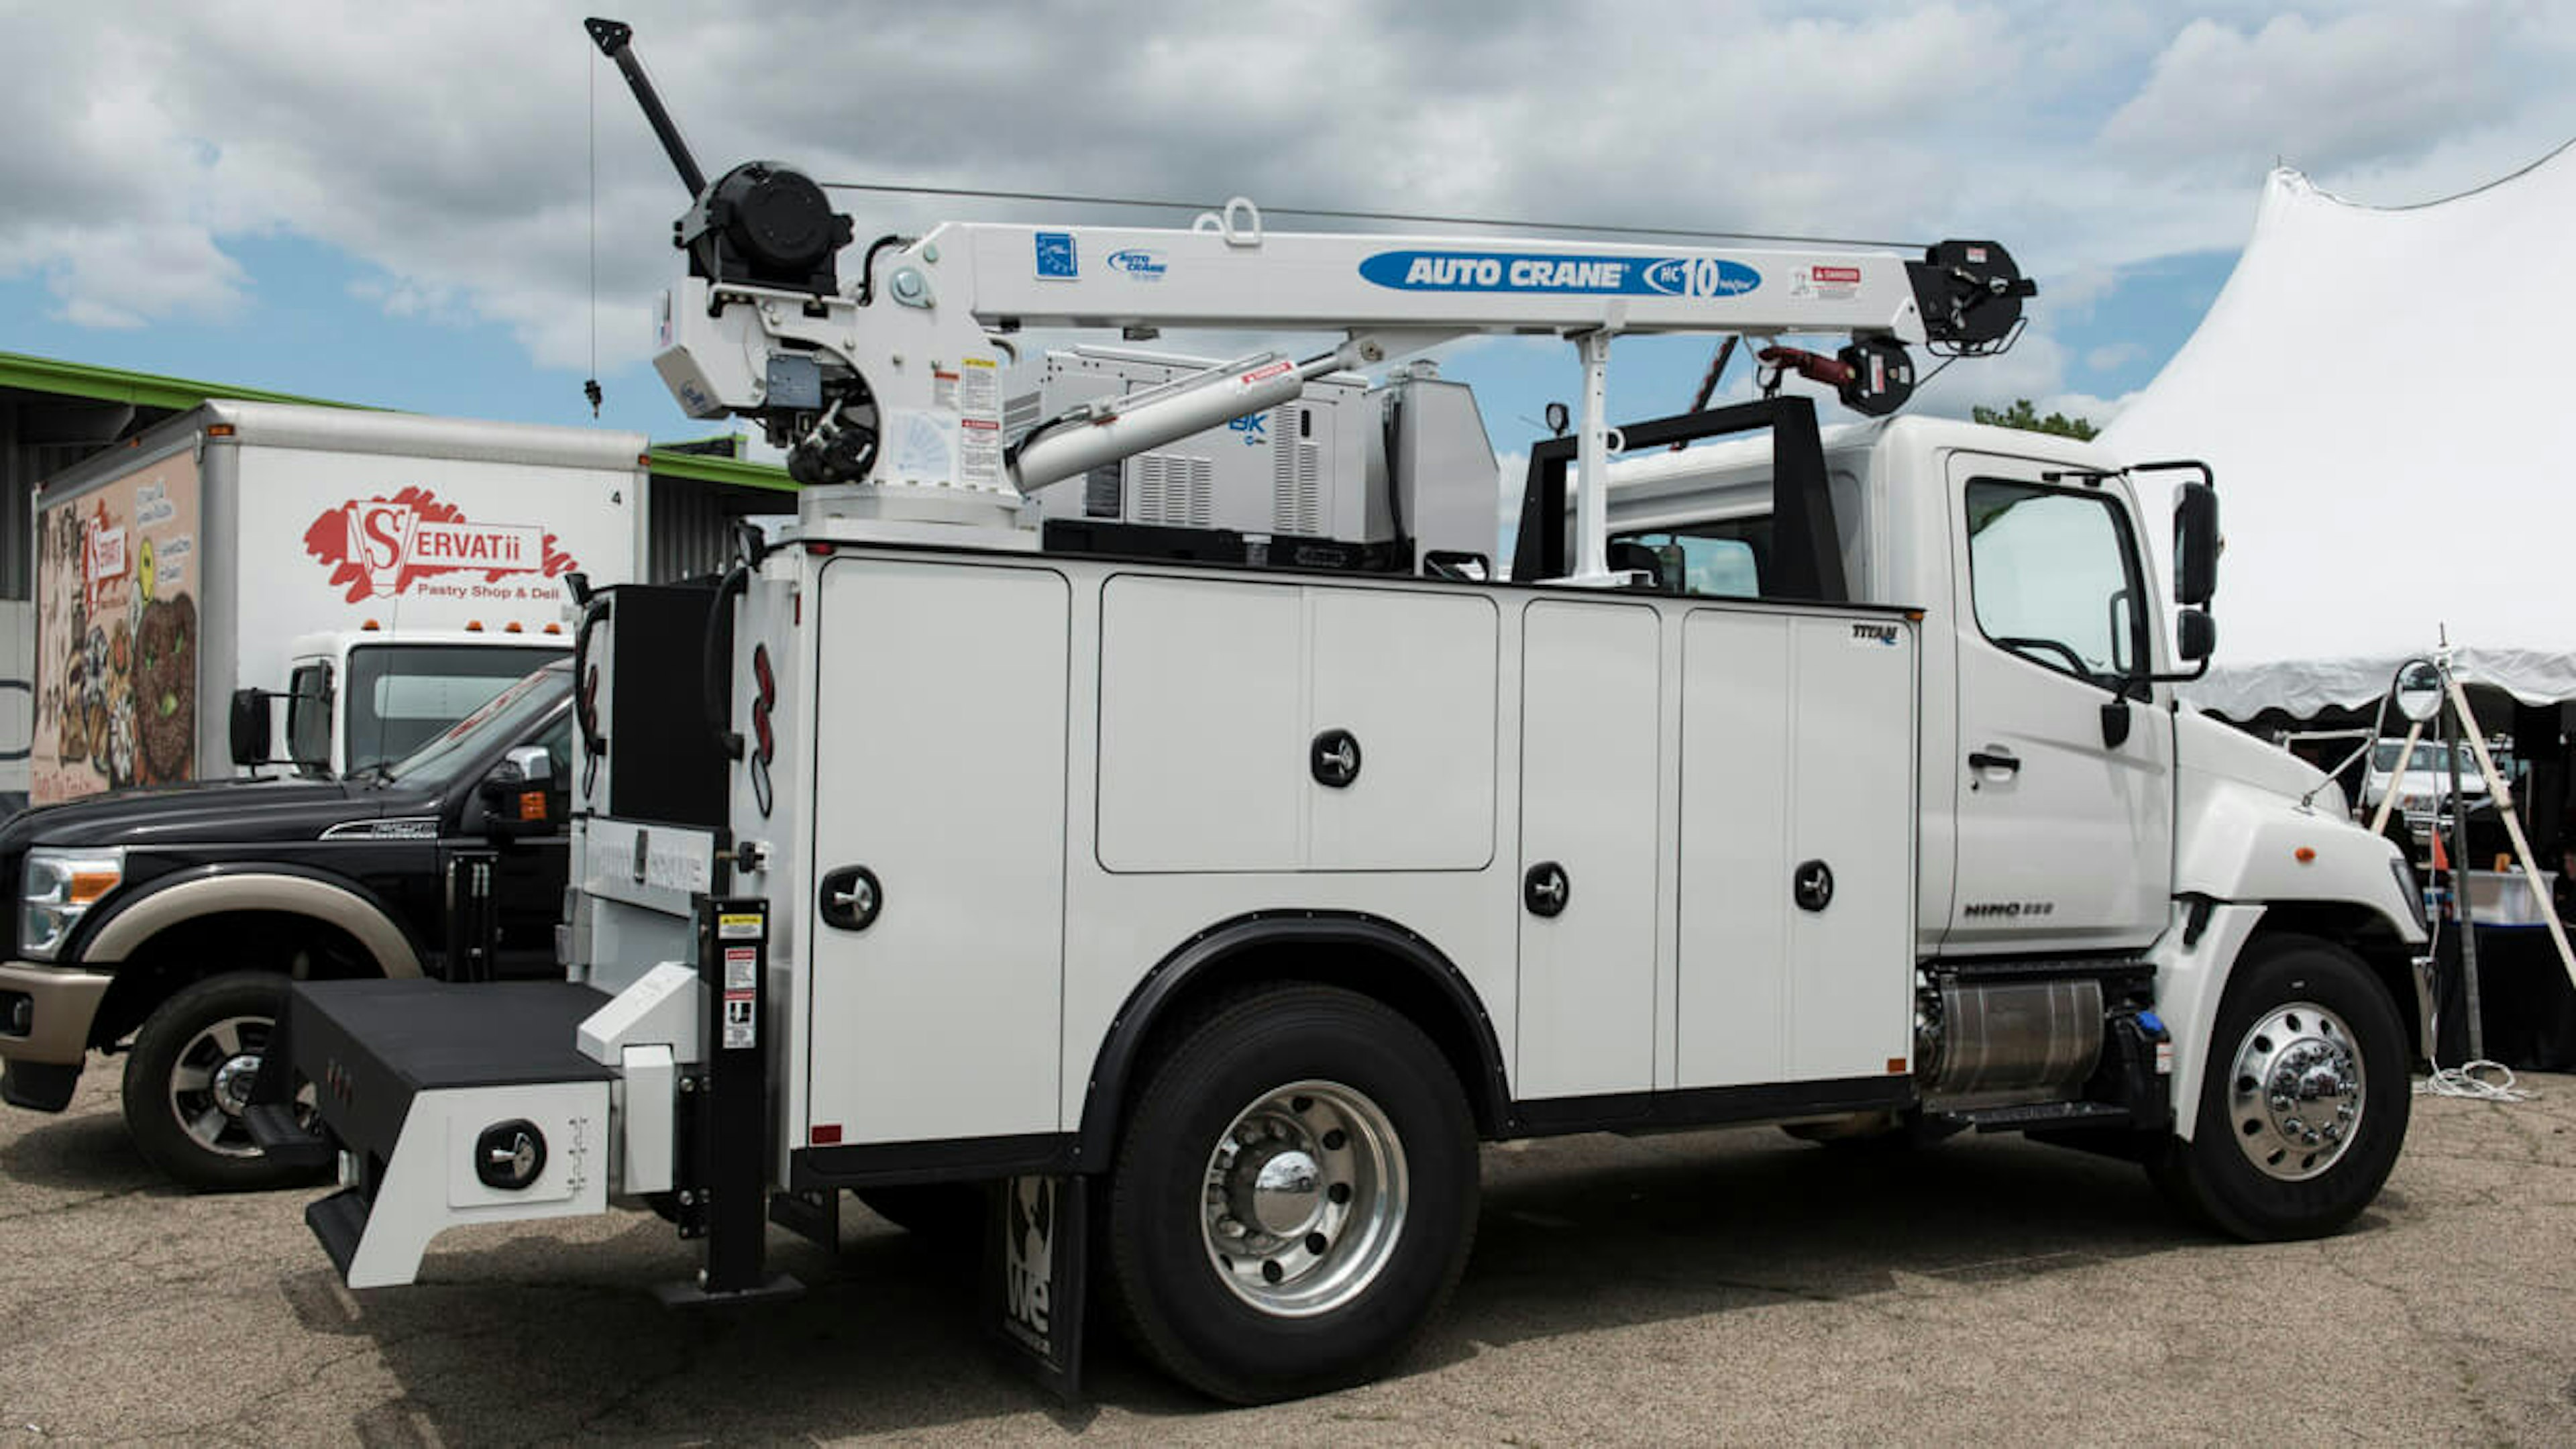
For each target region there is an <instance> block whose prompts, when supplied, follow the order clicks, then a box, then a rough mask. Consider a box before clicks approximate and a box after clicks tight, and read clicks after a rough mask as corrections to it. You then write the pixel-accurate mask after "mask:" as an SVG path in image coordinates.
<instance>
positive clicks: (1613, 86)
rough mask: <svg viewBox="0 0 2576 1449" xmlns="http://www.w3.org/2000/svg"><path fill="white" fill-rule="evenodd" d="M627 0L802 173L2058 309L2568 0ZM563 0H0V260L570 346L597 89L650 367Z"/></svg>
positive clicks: (602, 195) (2357, 184)
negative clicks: (1820, 262) (1534, 224)
mask: <svg viewBox="0 0 2576 1449" xmlns="http://www.w3.org/2000/svg"><path fill="white" fill-rule="evenodd" d="M632 9H633V12H634V13H633V14H632V17H631V18H633V19H634V20H635V21H636V22H637V32H638V37H639V49H640V50H641V52H642V53H643V54H644V55H645V56H646V57H647V58H648V59H649V60H650V61H652V62H653V63H654V64H655V66H656V71H655V74H656V78H657V80H658V81H659V82H660V84H661V86H662V88H663V92H664V94H665V96H666V98H667V99H668V100H669V102H670V104H671V107H672V109H673V111H674V113H675V114H676V115H678V116H679V118H680V119H681V121H682V122H683V124H684V125H685V126H686V127H687V129H688V131H689V134H690V136H691V138H692V140H693V141H694V142H695V143H696V145H697V147H698V149H699V152H700V156H701V159H702V160H703V161H704V162H705V163H706V164H707V165H708V166H709V167H711V168H715V169H721V168H722V167H724V166H725V165H726V164H728V163H730V162H732V161H734V160H737V159H741V158H745V157H751V156H774V157H787V158H791V159H793V160H794V161H796V162H797V164H800V165H803V166H805V167H807V168H809V169H811V170H812V171H813V172H814V173H815V174H817V175H818V176H822V177H825V178H827V179H874V180H887V181H928V182H934V183H946V184H954V185H963V186H980V187H998V188H1024V189H1032V190H1045V191H1076V192H1083V191H1088V192H1096V193H1112V194H1128V195H1135V194H1150V195H1165V196H1176V197H1182V198H1188V199H1192V200H1196V201H1200V202H1213V201H1217V200H1221V199H1222V198H1224V197H1225V196H1227V195H1231V194H1234V193H1237V192H1244V193H1248V194H1250V195H1252V196H1254V197H1255V198H1256V199H1260V200H1263V201H1266V202H1270V203H1272V204H1274V205H1292V204H1310V205H1311V204H1321V205H1332V206H1356V207H1377V208H1384V209H1394V210H1406V211H1435V212H1462V213H1476V214H1500V215H1517V216H1540V217H1547V218H1560V219H1572V220H1587V219H1588V220H1591V221H1595V222H1601V223H1648V224H1657V225H1697V226H1705V227H1736V228H1742V229H1746V230H1753V231H1766V232H1822V233H1830V234H1836V235H1847V236H1852V235H1856V236H1871V237H1895V238H1915V239H1929V238H1933V237H1938V236H1943V235H1966V236H1989V237H1994V238H1996V239H1999V240H2002V241H2004V242H2005V243H2006V244H2007V245H2009V246H2010V247H2011V248H2012V249H2013V251H2014V253H2015V254H2016V255H2017V256H2018V257H2020V258H2021V259H2022V261H2023V262H2024V264H2025V266H2027V267H2029V268H2031V269H2032V270H2034V271H2035V272H2037V273H2038V274H2039V275H2041V276H2042V277H2043V278H2045V279H2047V289H2046V291H2044V293H2043V297H2042V301H2041V307H2042V310H2043V312H2045V311H2046V309H2048V308H2052V307H2053V308H2059V309H2063V311H2062V315H2064V316H2067V317H2075V316H2079V315H2081V312H2082V309H2083V308H2084V307H2085V306H2086V305H2087V304H2088V303H2089V301H2090V300H2091V299H2092V298H2093V297H2095V296H2098V295H2099V294H2100V292H2101V291H2102V289H2103V288H2105V287H2107V286H2108V285H2110V283H2111V281H2112V280H2113V279H2115V278H2116V277H2117V276H2118V275H2119V268H2121V267H2122V266H2123V265H2125V264H2130V263H2134V262H2137V261H2139V260H2142V259H2145V258H2150V257H2155V256H2160V255H2166V254H2170V253H2174V252H2181V251H2194V250H2206V249H2210V248H2213V247H2226V246H2232V245H2234V244H2235V243H2236V242H2238V241H2240V240H2241V239H2242V237H2243V235H2244V230H2245V227H2246V224H2247V222H2248V221H2249V220H2250V217H2251V212H2252V206H2253V201H2254V195H2255V188H2256V186H2257V184H2258V183H2259V180H2260V175H2261V166H2262V165H2264V164H2268V162H2269V160H2270V157H2271V156H2272V154H2273V153H2274V152H2276V151H2281V152H2286V153H2287V154H2289V155H2290V156H2291V157H2292V159H2294V160H2297V161H2299V162H2301V163H2302V164H2305V165H2307V166H2308V167H2309V168H2310V169H2311V170H2312V171H2314V172H2316V173H2317V175H2318V179H2319V180H2320V182H2321V183H2323V184H2326V185H2328V186H2330V187H2334V188H2336V189H2340V190H2346V191H2348V192H2350V193H2352V194H2356V195H2361V196H2363V197H2364V199H2401V200H2412V199H2422V196H2423V195H2425V194H2428V193H2427V189H2428V188H2429V189H2430V191H2429V194H2439V193H2440V192H2441V191H2443V190H2457V189H2460V188H2461V187H2463V186H2466V185H2471V184H2475V183H2476V182H2478V181H2482V180H2485V179H2488V178H2490V177H2492V176H2494V175H2497V174H2501V172H2502V171H2504V170H2507V169H2510V168H2511V166H2513V165H2516V164H2520V162H2522V161H2527V160H2528V159H2530V158H2531V157H2532V156H2535V155H2538V154H2539V153H2540V152H2541V151H2543V150H2545V149H2547V147H2548V146H2549V145H2550V144H2554V143H2555V141H2557V140H2559V139H2563V138H2564V136H2565V135H2566V134H2568V133H2569V132H2570V131H2576V92H2571V91H2570V90H2569V88H2567V87H2565V86H2563V84H2561V83H2560V80H2559V77H2560V76H2561V74H2562V73H2563V72H2564V70H2565V69H2566V66H2567V63H2568V61H2569V60H2570V59H2571V58H2576V26H2571V25H2569V24H2568V23H2567V22H2566V21H2565V20H2563V19H2560V18H2557V17H2556V16H2554V15H2553V14H2552V13H2551V12H2550V11H2549V10H2548V9H2547V8H2546V7H2522V6H2513V5H2506V4H2502V3H2498V4H2480V5H2465V6H2461V5H2454V6H2442V7H2432V6H2421V5H2415V4H2408V3H2399V0H2380V3H2372V4H2363V5H2359V6H2356V7H2350V8H2345V9H2340V10H2337V11H2334V12H2332V13H2330V14H2328V15H2326V16H2325V17H2324V18H2320V19H2315V20H2309V19H2304V18H2301V17H2299V16H2296V15H2292V16H2284V17H2277V18H2273V19H2270V20H2261V19H2259V18H2258V19H2253V20H2248V19H2242V18H2232V17H2233V8H2232V7H2231V8H2230V10H2229V11H2228V12H2226V13H2228V14H2230V16H2231V18H2227V19H2219V20H2201V21H2194V22H2191V23H2188V24H2179V23H2177V21H2176V20H2175V19H2174V18H2172V17H2171V15H2170V12H2168V11H2167V10H2166V9H2165V8H2164V7H2162V6H2161V5H2158V4H2155V3H2152V0H2103V3H2098V4H2094V5H2088V6H2085V7H2082V8H2081V9H2080V10H2074V9H2068V8H2065V7H2060V6H2052V5H2046V4H2043V3H2041V0H1994V3H1958V4H1933V5H1924V6H1919V7H1914V8H1909V9H1904V10H1896V9H1892V8H1880V7H1870V6H1857V5H1824V6H1815V5H1800V6H1795V7H1792V6H1788V5H1774V4H1755V3H1750V0H1726V3H1712V4H1706V5H1698V6H1669V7H1661V8H1657V7H1644V6H1628V5H1615V4H1610V3H1607V0H1593V3H1588V4H1569V5H1540V4H1536V3H1527V0H1523V3H1510V0H1490V3H1469V0H1423V3H1415V4H1408V5H1405V6H1383V5H1372V4H1368V3H1365V0H1326V3H1319V4H1316V5H1313V6H1308V7H1302V8H1298V9H1295V10H1278V9H1272V10H1260V9H1252V10H1246V9H1243V8H1241V7H1211V8H1207V9H1187V8H1184V9H1177V10H1166V11H1164V12H1159V13H1157V15H1156V16H1155V18H1154V23H1153V25H1152V26H1151V27H1150V28H1147V29H1144V30H1143V31H1141V32H1140V30H1139V28H1138V27H1136V26H1133V25H1130V24H1125V23H1112V21H1111V20H1110V19H1109V18H1107V17H1099V18H1096V19H1095V20H1094V21H1092V22H1088V23H1077V22H1072V21H1068V20H1067V19H1066V18H1065V17H1064V16H1063V15H1062V14H1060V13H1059V12H1057V11H1056V10H1053V9H1046V8H1041V7H1040V6H1038V5H1037V4H1036V3H1034V0H992V3H989V4H986V5H982V6H977V7H971V8H969V9H963V10H961V9H959V8H957V7H923V8H915V9H912V10H909V11H906V10H898V9H881V10H873V11H871V12H870V14H869V15H868V17H867V19H866V22H865V23H864V24H860V23H854V20H853V17H852V15H851V13H850V12H849V11H848V10H847V9H846V8H845V7H844V6H841V5H837V4H829V3H823V0H779V3H775V4H772V5H768V6H764V7H762V8H761V9H760V10H759V11H758V12H757V13H756V14H749V13H746V14H740V15H733V14H722V13H717V12H705V11H700V10H693V9H691V8H689V7H683V6H682V5H680V4H679V3H678V0H646V3H642V4H638V5H636V6H634V7H632ZM581 14H582V10H581V8H579V7H573V6H567V5H562V4H559V3H549V4H545V5H537V6H531V5H524V4H519V3H508V0H455V3H450V4H443V5H437V6H415V7H408V8H406V7H391V8H387V7H382V6H361V5H357V4H354V3H349V4H343V5H338V6H332V5H319V4H316V5H308V6H300V7H297V8H295V9H294V10H292V11H291V12H288V13H284V14H281V13H280V12H279V11H278V9H277V8H276V7H274V6H272V5H268V4H262V3H252V0H215V3H203V4H196V5H190V6H185V7H171V8H169V9H167V10H163V11H160V12H157V13H155V14H153V15H152V16H151V17H150V18H149V20H148V21H147V20H143V19H138V18H135V17H133V16H132V15H131V14H130V13H129V12H124V11H121V10H119V9H117V8H115V7H100V6H87V7H83V6H43V7H37V6H20V7H16V8H15V9H13V10H12V12H11V15H10V19H9V22H8V24H9V35H10V38H11V41H12V50H13V53H14V54H15V55H16V56H18V57H21V58H22V64H21V65H20V66H18V67H16V68H14V69H13V73H12V78H11V84H10V85H9V86H8V87H5V88H0V128H5V133H6V134H8V135H10V136H12V137H13V138H15V141H16V144H15V146H14V147H12V148H10V149H9V150H8V151H6V152H5V153H0V196H6V197H8V198H9V201H10V204H9V206H8V207H7V208H6V209H5V210H0V276H17V277H20V278H28V277H34V278H41V279H42V281H43V284H44V285H46V286H47V287H50V288H51V289H52V291H53V294H54V297H55V299H56V306H57V308H58V310H59V311H60V312H61V313H62V315H64V316H66V317H69V318H72V319H73V320H76V321H81V322H85V323H89V324H93V325H118V326H133V325H141V324H148V323H150V322H153V321H158V320H161V319H165V318H174V317H176V318H203V317H216V318H223V317H231V318H236V319H240V320H241V321H243V322H244V324H245V325H254V326H255V325H257V308H258V306H259V297H258V294H257V293H256V291H255V290H254V288H253V279H252V278H251V277H250V276H249V274H248V273H247V272H246V271H245V269H244V268H243V266H242V264H241V262H240V260H239V253H240V244H241V243H242V242H243V241H244V240H246V239H249V238H254V237H263V236H287V237H296V238H304V239H309V240H311V241H315V242H319V243H322V244H324V245H326V246H328V247H331V248H336V249H338V250H339V251H341V252H344V253H345V254H347V255H348V256H349V257H350V258H351V259H352V260H353V264H354V265H353V268H352V270H353V271H354V272H355V274H356V275H358V276H360V277H363V278H365V279H366V280H365V281H364V282H362V283H361V284H360V289H361V290H360V295H361V297H362V298H363V299H364V300H365V301H367V302H369V303H371V304H373V305H375V306H376V307H378V308H380V309H382V310H383V311H384V313H386V314H387V315H388V316H390V317H393V318H397V319H401V320H404V321H419V320H423V319H429V320H435V321H440V322H483V323H490V324H496V325H499V326H502V327H506V328H507V329H509V330H510V332H511V333H512V334H513V335H514V336H515V337H516V338H517V340H518V343H519V345H520V346H521V347H523V348H524V349H525V350H526V351H527V353H528V354H529V355H530V356H531V357H532V358H534V359H535V360H537V361H538V362H539V363H541V364H543V365H547V366H554V367H563V368H579V367H581V366H583V365H585V364H586V362H587V359H588V354H589V349H590V336H591V318H592V302H591V298H592V290H593V289H592V283H591V271H592V247H591V216H592V211H591V190H590V176H591V168H590V162H589V146H590V138H591V135H592V130H591V118H592V110H591V107H590V95H591V89H592V87H593V86H594V84H595V86H596V119H597V130H596V135H597V145H598V165H597V176H598V199H597V224H598V233H597V234H598V247H597V269H598V283H597V293H598V297H599V306H598V315H599V319H600V320H599V328H598V334H599V346H600V349H601V352H602V354H603V355H602V359H601V361H602V364H603V366H604V367H610V368H613V367H615V366H616V365H618V364H619V363H622V362H631V361H633V360H635V359H637V358H640V357H641V355H642V354H643V352H644V349H645V346H646V343H647V340H648V337H647V329H646V326H645V323H644V321H643V318H644V317H645V316H646V314H647V310H648V306H649V302H650V299H651V297H652V296H653V294H654V293H655V292H656V291H658V290H659V289H660V288H661V287H662V286H663V285H665V284H666V283H667V281H668V279H669V278H670V277H671V276H672V275H674V274H675V273H676V272H677V271H678V261H677V258H676V257H675V255H674V254H673V253H672V251H671V250H670V248H669V245H668V239H669V231H668V226H669V222H670V219H671V218H672V217H673V216H674V215H676V214H677V213H678V212H679V211H680V210H681V209H682V207H683V205H684V199H683V198H682V197H681V196H680V194H679V188H678V187H677V185H676V184H675V182H674V181H673V179H672V177H671V175H670V172H669V169H668V167H667V165H666V164H665V162H664V161H663V159H662V157H661V155H660V153H659V150H658V148H657V147H656V145H655V143H654V142H653V141H652V139H651V137H650V135H649V133H648V132H647V131H646V129H645V127H644V125H643V122H642V121H641V119H640V117H639V116H638V115H637V113H636V111H635V108H634V106H633V103H632V102H631V100H630V99H629V98H628V97H627V95H626V94H625V90H624V87H623V85H622V83H621V82H620V81H619V79H618V77H617V75H616V73H615V71H614V70H613V69H611V68H610V67H609V66H608V65H607V64H606V62H604V61H602V60H600V59H599V58H598V57H597V56H596V54H595V52H593V51H592V50H591V49H590V48H589V46H588V44H587V42H586V41H585V40H584V39H583V38H582V36H581V33H580V30H579V25H578V22H579V17H580V15H581ZM2106 162H2114V163H2117V164H2116V166H2115V165H2110V164H2106ZM2382 188H2386V189H2382ZM840 200H841V202H842V204H844V205H845V206H846V207H847V208H848V209H849V210H850V211H851V212H852V213H853V215H854V216H855V217H856V218H857V221H858V226H859V229H860V233H861V235H862V237H863V238H864V237H869V236H874V235H877V234H879V233H882V232H886V231H893V230H910V229H918V228H919V227H921V226H923V225H925V224H927V223H928V222H930V221H932V220H934V219H937V218H939V217H942V216H946V215H960V216H966V217H970V218H971V217H1000V216H1008V217H1013V218H1024V217H1026V216H1028V215H1030V214H1040V215H1046V216H1060V217H1064V218H1066V219H1087V220H1101V219H1109V218H1104V217H1103V215H1102V214H1101V212H1100V211H1099V210H1098V209H1097V208H1083V209H1068V208H1061V207H1045V206H1036V205H1031V204H1025V203H1008V204H1005V203H976V202H969V201H958V200H946V201H934V200H927V199H918V198H894V197H887V196H882V195H871V194H859V193H842V194H841V195H840ZM1116 219H1128V220H1146V219H1151V220H1157V221H1167V222H1175V223H1185V222H1186V217H1175V216H1173V215H1171V214H1170V213H1161V212H1153V213H1135V212H1131V213H1127V214H1126V215H1125V216H1124V217H1123V218H1116ZM1289 220H1293V219H1283V221H1289ZM1178 340H1179V339H1175V341H1176V342H1178ZM2060 361H2061V362H2062V359H2060ZM1966 370H1967V369H1965V368H1963V369H1961V371H1963V372H1964V371H1966ZM2061 371H2062V369H2061ZM2061 381H2062V379H2061Z"/></svg>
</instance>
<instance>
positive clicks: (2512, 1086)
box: [2415, 1057, 2540, 1102]
mask: <svg viewBox="0 0 2576 1449" xmlns="http://www.w3.org/2000/svg"><path fill="white" fill-rule="evenodd" d="M2480 1073H2492V1074H2496V1075H2499V1076H2501V1077H2502V1078H2503V1080H2502V1081H2493V1082H2491V1081H2488V1080H2486V1078H2485V1077H2483V1076H2481V1075H2480ZM2518 1080H2519V1079H2518V1078H2516V1077H2515V1076H2514V1074H2513V1068H2511V1067H2508V1066H2506V1065H2505V1064H2504V1063H2502V1062H2496V1061H2489V1060H2487V1059H2486V1058H2485V1057H2480V1058H2478V1059H2477V1060H2476V1061H2473V1062H2462V1063H2461V1064H2460V1065H2458V1066H2456V1067H2446V1066H2444V1065H2442V1064H2441V1063H2440V1062H2439V1061H2436V1062H2434V1063H2433V1072H2432V1075H2430V1076H2428V1077H2426V1078H2425V1079H2424V1080H2422V1081H2420V1082H2417V1083H2416V1084H2415V1095H2416V1096H2419V1097H2466V1098H2468V1099H2469V1100H2471V1101H2475V1102H2528V1101H2530V1100H2531V1099H2532V1098H2534V1097H2537V1096H2539V1095H2540V1094H2539V1093H2538V1092H2535V1091H2532V1090H2531V1089H2530V1088H2528V1087H2522V1086H2518V1085H2516V1082H2517V1081H2518Z"/></svg>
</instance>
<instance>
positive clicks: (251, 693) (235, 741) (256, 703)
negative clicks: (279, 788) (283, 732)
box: [225, 689, 274, 770]
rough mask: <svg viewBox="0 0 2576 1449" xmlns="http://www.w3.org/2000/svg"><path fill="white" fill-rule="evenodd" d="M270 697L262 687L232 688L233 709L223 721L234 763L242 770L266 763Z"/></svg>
mask: <svg viewBox="0 0 2576 1449" xmlns="http://www.w3.org/2000/svg"><path fill="white" fill-rule="evenodd" d="M272 698H274V696H272V695H271V694H270V693H269V692H268V691H267V690H265V689H236V690H234V691H233V702H232V710H231V712H230V715H229V717H228V718H227V720H226V721H225V723H226V725H227V726H228V730H227V733H228V734H229V735H230V736H231V740H230V743H231V745H232V755H233V763H234V764H236V765H239V766H241V767H242V768H243V769H246V770H247V769H251V768H253V767H255V766H259V765H265V764H267V763H268V745H269V740H270V737H271V736H270V731H271V729H272V727H273V726H272V722H271V717H270V716H271V711H270V709H269V701H270V700H271V699H272Z"/></svg>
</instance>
